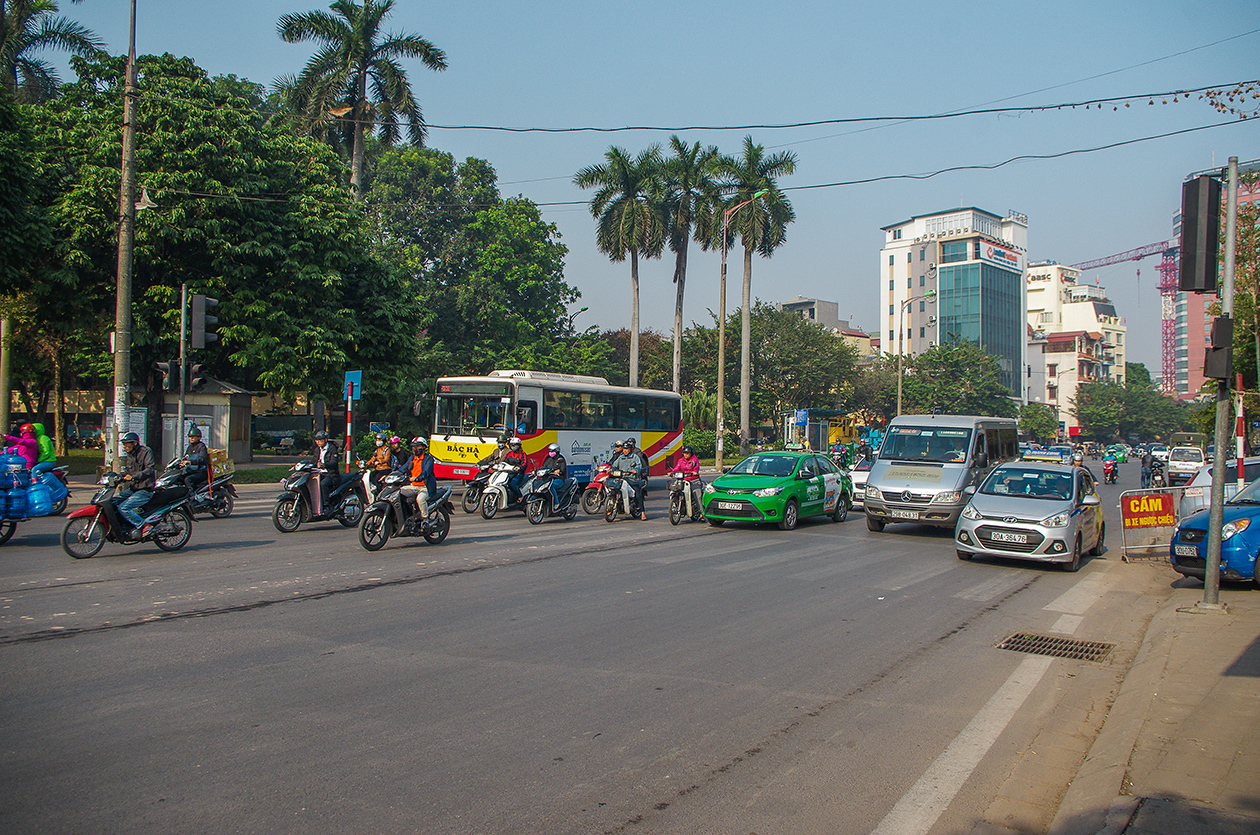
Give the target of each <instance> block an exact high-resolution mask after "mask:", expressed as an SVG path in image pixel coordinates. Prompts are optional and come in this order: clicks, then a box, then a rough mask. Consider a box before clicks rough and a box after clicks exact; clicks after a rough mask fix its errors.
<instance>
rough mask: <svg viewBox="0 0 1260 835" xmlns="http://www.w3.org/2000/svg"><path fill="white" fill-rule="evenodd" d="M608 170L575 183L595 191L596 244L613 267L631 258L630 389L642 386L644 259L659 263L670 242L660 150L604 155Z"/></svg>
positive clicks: (593, 169)
mask: <svg viewBox="0 0 1260 835" xmlns="http://www.w3.org/2000/svg"><path fill="white" fill-rule="evenodd" d="M604 159H606V160H607V162H606V163H604V164H603V165H592V166H589V167H587V168H583V169H582V170H581V171H579V172H578V173H577V174H576V175H574V177H573V182H574V183H575V184H576V185H577V186H578V187H579V188H595V189H597V191H596V192H595V196H594V197H592V198H591V216H592V217H594V218H595V219H596V221H598V226H597V228H596V231H595V243H596V245H597V246H598V247H599V251H600V252H603V253H605V254H606V255H607V256H608V258H609V260H611V261H614V262H616V261H624V260H625V258H626V256H627V255H629V256H630V299H631V301H630V385H631V386H637V385H638V384H639V256H640V255H644V256H646V257H648V258H656V257H657V256H659V255H660V254H661V249H662V247H663V246H664V238H665V217H664V211H663V209H662V204H663V201H662V199H661V165H662V163H661V147H660V146H659V145H650V146H648V148H647V150H645V151H643V152H642V153H640V154H639V155H638V156H637V157H635V158H634V159H631V158H630V154H629V153H628V152H627V151H626V150H625V149H624V148H618V147H617V146H615V145H614V146H613V147H611V148H609V149H608V150H607V151H605V152H604Z"/></svg>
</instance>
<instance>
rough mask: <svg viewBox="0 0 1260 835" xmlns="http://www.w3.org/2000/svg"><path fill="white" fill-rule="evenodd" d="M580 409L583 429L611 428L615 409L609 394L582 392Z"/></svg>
mask: <svg viewBox="0 0 1260 835" xmlns="http://www.w3.org/2000/svg"><path fill="white" fill-rule="evenodd" d="M582 410H583V412H582V428H583V429H612V428H613V423H614V421H615V412H616V410H615V409H614V408H613V396H612V395H611V394H583V395H582Z"/></svg>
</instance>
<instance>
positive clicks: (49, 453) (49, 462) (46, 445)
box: [31, 423, 57, 473]
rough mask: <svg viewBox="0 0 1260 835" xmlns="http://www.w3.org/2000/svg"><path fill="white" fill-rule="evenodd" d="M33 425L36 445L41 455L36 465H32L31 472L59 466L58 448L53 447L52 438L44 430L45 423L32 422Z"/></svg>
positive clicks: (45, 470)
mask: <svg viewBox="0 0 1260 835" xmlns="http://www.w3.org/2000/svg"><path fill="white" fill-rule="evenodd" d="M31 427H32V428H34V430H35V445H36V447H37V448H38V449H39V457H38V458H36V460H35V466H34V467H31V473H43V472H47V471H48V470H51V469H52V468H53V467H55V466H57V450H56V449H55V448H54V447H53V441H52V438H50V437H48V433H47V432H45V431H44V424H42V423H32V424H31Z"/></svg>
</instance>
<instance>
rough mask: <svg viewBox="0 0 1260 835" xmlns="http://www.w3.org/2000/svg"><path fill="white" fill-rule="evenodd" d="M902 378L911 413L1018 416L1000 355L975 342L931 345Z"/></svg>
mask: <svg viewBox="0 0 1260 835" xmlns="http://www.w3.org/2000/svg"><path fill="white" fill-rule="evenodd" d="M908 365H911V366H912V367H913V370H912V371H907V372H905V379H904V380H903V382H902V411H904V412H905V413H907V414H928V413H933V412H935V413H939V414H946V415H991V416H993V417H1015V415H1016V408H1015V404H1014V403H1013V402H1012V401H1011V399H1010V392H1009V391H1008V390H1007V388H1006V387H1005V386H1003V385H1002V384H1001V383H1000V382H999V381H998V380H999V373H1000V372H999V369H998V364H997V359H996V358H995V357H993V356H991V355H989V354H986V353H985V352H984V351H983V350H981V349H980V346H978V345H976V344H975V343H974V342H968V341H965V340H964V341H960V342H955V343H952V344H945V345H937V346H936V347H934V348H930V349H929V350H927V351H925V352H924V353H922V354H920V355H919V356H917V357H915V358H914V359H913V361H912V362H910V363H908Z"/></svg>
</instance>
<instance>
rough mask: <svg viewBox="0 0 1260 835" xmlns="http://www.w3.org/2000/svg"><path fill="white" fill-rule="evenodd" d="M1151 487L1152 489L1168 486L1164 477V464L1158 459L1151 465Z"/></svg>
mask: <svg viewBox="0 0 1260 835" xmlns="http://www.w3.org/2000/svg"><path fill="white" fill-rule="evenodd" d="M1151 486H1152V487H1167V486H1168V479H1167V477H1166V476H1165V475H1164V462H1163V461H1160V460H1159V459H1158V458H1157V459H1155V462H1154V463H1153V464H1151Z"/></svg>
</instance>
